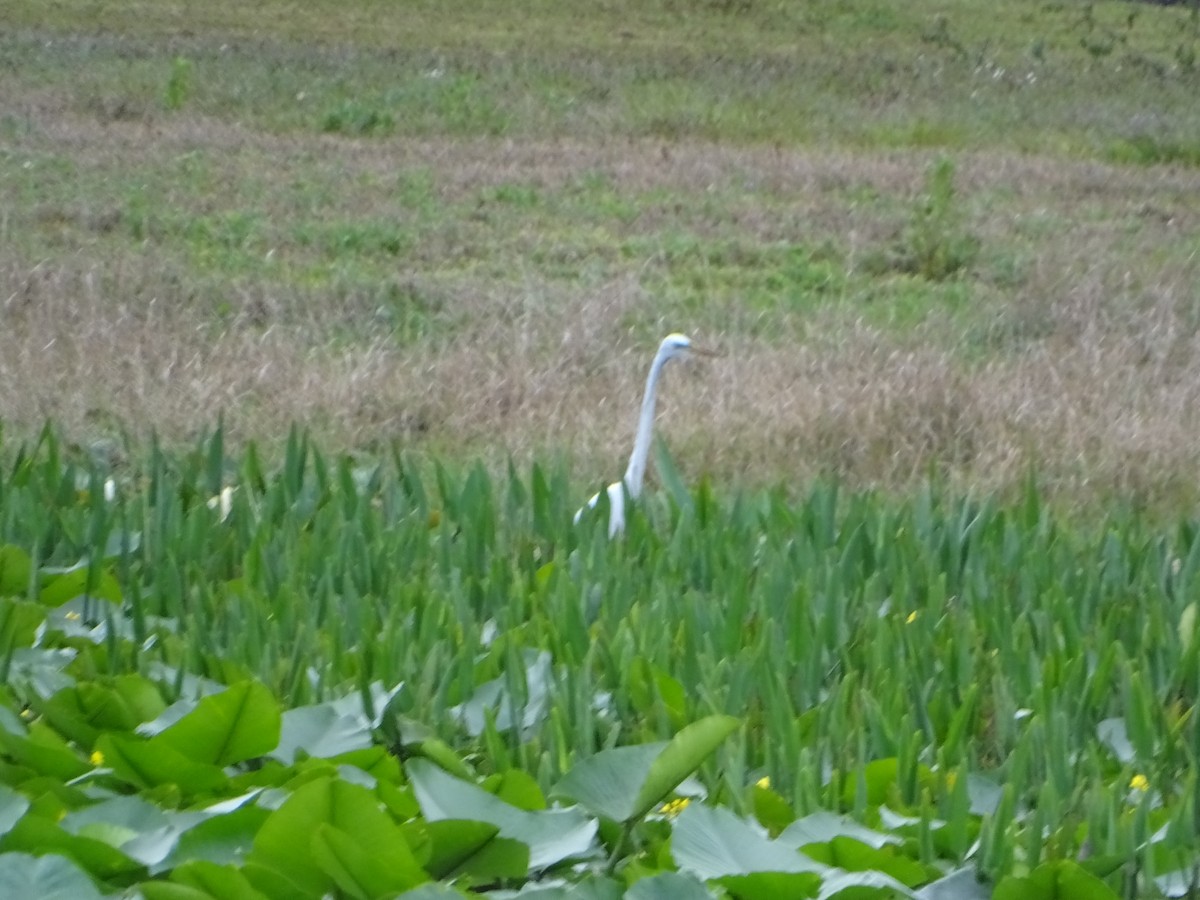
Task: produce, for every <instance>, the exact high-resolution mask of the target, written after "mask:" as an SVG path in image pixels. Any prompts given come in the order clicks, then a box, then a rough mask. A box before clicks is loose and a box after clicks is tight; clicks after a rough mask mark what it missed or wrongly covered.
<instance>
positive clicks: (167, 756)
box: [96, 734, 228, 795]
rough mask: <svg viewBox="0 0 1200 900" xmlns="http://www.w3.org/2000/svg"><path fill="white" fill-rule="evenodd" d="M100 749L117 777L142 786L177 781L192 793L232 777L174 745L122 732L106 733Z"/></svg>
mask: <svg viewBox="0 0 1200 900" xmlns="http://www.w3.org/2000/svg"><path fill="white" fill-rule="evenodd" d="M96 750H97V751H98V752H99V753H100V755H101V756H102V757H103V758H104V763H105V765H107V766H108V767H109V768H111V769H112V770H113V772H114V773H115V774H116V775H117V777H119V778H121V779H123V780H124V781H126V782H128V783H129V784H131V785H133V786H135V787H138V788H154V787H158V786H159V785H166V784H174V785H178V786H179V789H180V790H181V791H183V792H184V793H185V794H188V795H197V794H207V793H210V792H213V791H217V790H219V789H221V788H222V787H223V786H224V785H225V784H226V783H227V781H228V779H227V777H226V775H225V773H224V772H223V771H222V770H221V769H220V768H218V767H217V766H213V765H205V764H203V763H198V762H195V761H193V760H192V759H191V758H189V757H187V756H185V755H184V754H183V753H180V752H179V751H178V750H175V749H174V748H173V747H170V746H166V745H163V744H156V743H153V740H142V739H140V738H136V737H128V736H124V735H119V734H102V735H100V737H99V738H97V739H96Z"/></svg>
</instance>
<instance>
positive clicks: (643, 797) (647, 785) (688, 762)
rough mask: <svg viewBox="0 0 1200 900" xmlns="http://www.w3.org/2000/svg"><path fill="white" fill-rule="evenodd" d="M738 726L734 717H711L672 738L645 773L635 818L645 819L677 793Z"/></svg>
mask: <svg viewBox="0 0 1200 900" xmlns="http://www.w3.org/2000/svg"><path fill="white" fill-rule="evenodd" d="M739 724H740V723H739V722H738V720H737V719H735V718H733V716H709V717H708V718H706V719H701V720H700V721H698V722H693V723H692V724H691V725H688V726H687V727H686V728H684V729H683V730H682V731H680V732H679V733H678V734H677V735H675V737H673V738H671V740H670V741H668V742H667V746H666V748H665V749H664V750H663V751H662V753H660V754H659V755H658V758H657V759H655V760H654V763H653V764H652V765H651V766H650V771H649V772H647V773H646V779H645V781H644V782H643V783H642V786H641V788H640V789H639V790H638V794H637V797H636V798H635V799H634V801H633V817H634V818H640V817H641V816H644V815H645V814H646V813H647V812H649V811H650V809H651V808H652V807H653V806H654V805H655V804H656V803H659V802H661V801H662V800H663V799H664V798H665V797H666V796H667V795H668V794H669V793H671V791H673V790H675V788H676V787H677V786H678V785H679V784H680V782H682V781H683V780H684V779H685V778H687V777H688V776H689V775H691V774H692V773H693V772H695V771H696V769H697V768H699V766H700V764H701V763H702V762H704V760H705V759H707V758H708V755H709V754H710V753H712V752H713V751H714V750H716V749H717V747H718V746H719V745H720V744H721V742H722V741H723V740H725V738H727V737H729V735H731V734H732V733H733V732H734V731H735V730H736V729H737V727H738V725H739Z"/></svg>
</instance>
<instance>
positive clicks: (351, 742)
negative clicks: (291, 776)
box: [267, 703, 371, 765]
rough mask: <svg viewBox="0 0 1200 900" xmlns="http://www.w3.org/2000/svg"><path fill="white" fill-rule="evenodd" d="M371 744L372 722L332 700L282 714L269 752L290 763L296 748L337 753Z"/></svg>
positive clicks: (325, 754)
mask: <svg viewBox="0 0 1200 900" xmlns="http://www.w3.org/2000/svg"><path fill="white" fill-rule="evenodd" d="M370 746H371V725H370V723H369V722H368V721H367V720H366V718H365V717H364V716H363V715H362V714H361V713H358V714H349V715H347V714H343V713H341V712H339V711H338V707H337V706H336V705H335V704H333V703H321V704H318V705H315V706H302V707H298V708H296V709H289V710H288V711H287V712H285V713H284V714H283V718H282V727H281V729H280V736H279V743H278V745H277V746H276V747H275V748H274V749H272V750H271V751H270V752H269V753H268V754H267V755H269V756H271V757H272V758H273V759H278V760H279V761H281V762H283V763H286V764H289V765H290V764H291V763H293V762H295V760H296V753H297V751H300V750H303V751H304V752H305V753H306V754H308V755H309V756H316V757H330V756H337V755H338V754H340V753H345V752H347V751H350V750H361V749H363V748H365V747H370Z"/></svg>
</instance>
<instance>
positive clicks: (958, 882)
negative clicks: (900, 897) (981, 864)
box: [917, 866, 992, 900]
mask: <svg viewBox="0 0 1200 900" xmlns="http://www.w3.org/2000/svg"><path fill="white" fill-rule="evenodd" d="M991 896H992V888H991V885H989V884H987V883H985V882H981V881H980V880H979V876H978V875H977V873H976V871H975V867H974V866H966V867H964V868H961V869H958V870H956V871H954V872H951V873H950V874H949V875H947V876H945V877H944V878H939V879H938V880H937V881H931V882H930V883H929V884H927V885H925V886H924V887H923V888H921V889H920V890H919V891H917V897H919V898H920V900H990V898H991Z"/></svg>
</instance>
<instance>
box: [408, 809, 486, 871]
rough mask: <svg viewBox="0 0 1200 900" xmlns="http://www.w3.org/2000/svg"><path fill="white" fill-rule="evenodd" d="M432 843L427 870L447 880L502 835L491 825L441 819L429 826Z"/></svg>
mask: <svg viewBox="0 0 1200 900" xmlns="http://www.w3.org/2000/svg"><path fill="white" fill-rule="evenodd" d="M426 827H427V828H428V829H429V836H430V838H431V840H432V843H433V847H432V851H433V852H432V855H431V856H430V858H429V862H427V863H426V864H425V868H426V869H427V870H428V871H429V872H430V873H431V874H432V875H433V876H434V877H435V878H445V877H446V876H448V875H449V874H450V873H452V872H454V871H455V870H456V869H458V868H459V867H460V866H462V865H463V864H464V863H466V862H467V860H469V859H470V858H471V857H472V856H474V855H475V854H476V853H478V852H479V851H480V850H481V849H482V848H483V847H484V845H485V844H487V843H488V841H490V840H491V839H492V838H494V837H495V836H496V835H497V834H499V833H500V829H499V828H497V827H496V826H495V825H492V824H491V823H489V822H471V821H467V820H465V819H441V820H440V821H436V822H429V823H427V824H426Z"/></svg>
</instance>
